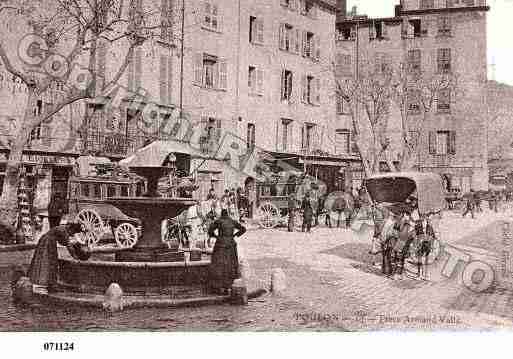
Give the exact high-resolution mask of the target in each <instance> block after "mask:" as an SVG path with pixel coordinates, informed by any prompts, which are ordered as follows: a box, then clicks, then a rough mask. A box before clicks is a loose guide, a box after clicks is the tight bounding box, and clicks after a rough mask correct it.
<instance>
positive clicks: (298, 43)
mask: <svg viewBox="0 0 513 359" xmlns="http://www.w3.org/2000/svg"><path fill="white" fill-rule="evenodd" d="M294 52H295V53H296V54H299V53H301V30H299V29H296V31H295V38H294Z"/></svg>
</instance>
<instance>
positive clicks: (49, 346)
mask: <svg viewBox="0 0 513 359" xmlns="http://www.w3.org/2000/svg"><path fill="white" fill-rule="evenodd" d="M74 349H75V343H72V342H71V343H67V342H63V343H53V342H49V343H44V344H43V350H44V351H73V350H74Z"/></svg>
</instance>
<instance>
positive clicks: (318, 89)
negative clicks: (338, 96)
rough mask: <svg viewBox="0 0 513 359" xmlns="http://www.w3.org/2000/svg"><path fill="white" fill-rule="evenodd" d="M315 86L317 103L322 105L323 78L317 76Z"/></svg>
mask: <svg viewBox="0 0 513 359" xmlns="http://www.w3.org/2000/svg"><path fill="white" fill-rule="evenodd" d="M314 88H315V90H314V91H315V92H314V94H315V100H314V101H315V104H316V105H320V104H321V79H320V78H315V79H314Z"/></svg>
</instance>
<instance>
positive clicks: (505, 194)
mask: <svg viewBox="0 0 513 359" xmlns="http://www.w3.org/2000/svg"><path fill="white" fill-rule="evenodd" d="M463 199H464V204H465V210H464V211H463V217H466V216H467V214H469V213H470V215H471V217H472V218H475V214H476V213H480V212H483V208H482V202H483V200H486V201H488V206H489V208H490V210H492V211H494V212H495V213H498V212H499V209H500V208H501V207H503V205H504V204H505V203H507V202H511V201H512V199H513V194H512V193H511V191H488V192H486V193H478V192H476V191H474V190H473V189H471V190H470V192H469V193H468V194H466V195H465V196H464V197H463Z"/></svg>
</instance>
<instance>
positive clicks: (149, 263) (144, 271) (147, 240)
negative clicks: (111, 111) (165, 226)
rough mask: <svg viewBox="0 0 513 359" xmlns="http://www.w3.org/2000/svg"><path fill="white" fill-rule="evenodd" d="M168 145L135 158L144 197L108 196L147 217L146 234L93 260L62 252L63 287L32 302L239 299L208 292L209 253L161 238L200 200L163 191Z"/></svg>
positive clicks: (165, 303)
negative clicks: (192, 253)
mask: <svg viewBox="0 0 513 359" xmlns="http://www.w3.org/2000/svg"><path fill="white" fill-rule="evenodd" d="M157 145H158V146H157ZM152 146H153V147H152ZM165 146H166V145H162V144H156V145H150V146H149V148H150V149H151V150H152V151H153V153H152V154H151V156H150V159H148V158H145V157H144V151H143V150H140V152H139V153H136V155H134V156H132V159H131V160H130V161H129V163H130V164H129V165H128V167H129V169H130V171H131V172H133V173H136V174H137V175H139V176H141V177H144V178H146V181H147V192H146V193H145V194H144V195H143V196H141V197H113V198H108V199H107V200H106V202H107V203H109V204H111V205H113V206H115V207H117V208H118V209H120V210H121V211H123V212H124V213H125V214H126V215H128V216H131V217H135V218H138V219H140V220H141V223H142V235H141V236H140V238H139V239H138V242H137V244H136V245H135V246H134V247H133V248H130V249H118V250H110V251H99V252H97V253H93V255H92V257H91V258H90V259H89V260H87V261H81V260H76V259H73V258H72V257H71V256H69V254H68V253H67V252H66V251H65V250H62V251H60V255H59V257H60V258H59V268H58V275H57V277H58V286H57V289H56V290H54V291H51V292H49V293H44V292H42V293H36V292H34V293H33V297H31V298H30V301H29V300H27V301H28V302H32V301H33V300H37V301H39V302H43V303H44V302H51V303H58V304H65V305H70V304H74V305H86V306H95V307H100V308H126V307H147V306H153V307H155V306H156V307H177V306H189V305H202V304H215V303H222V302H226V301H229V300H233V299H234V298H233V297H230V296H227V295H212V294H210V293H209V292H208V274H209V266H210V260H209V259H208V256H207V255H206V254H205V256H203V257H202V258H201V260H195V261H192V260H190V259H189V257H188V256H184V252H183V251H180V250H179V248H178V244H176V245H174V246H170V245H167V244H164V242H163V241H162V240H161V224H162V221H163V220H164V219H167V218H173V217H176V216H177V215H179V214H180V213H181V212H182V211H185V210H187V209H188V208H189V207H190V206H192V205H194V204H195V203H196V202H195V201H193V200H192V199H189V198H163V197H162V196H160V195H159V193H158V191H157V187H158V181H159V179H160V178H162V177H163V176H165V175H167V174H169V171H170V170H171V168H169V167H166V166H163V164H164V163H165V161H164V159H167V160H168V159H169V158H170V157H169V156H171V153H172V152H174V151H169V150H167V149H166V147H165ZM155 153H157V155H155ZM138 156H140V158H138ZM155 158H156V160H155ZM238 281H240V280H238ZM235 287H236V285H235V284H234V288H235ZM244 290H245V289H244ZM233 292H239V290H233V291H232V294H233ZM263 293H265V290H258V291H255V292H254V293H248V297H250V298H251V297H255V296H258V295H261V294H263ZM246 301H247V298H246ZM243 302H244V301H243ZM116 303H117V304H116Z"/></svg>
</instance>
